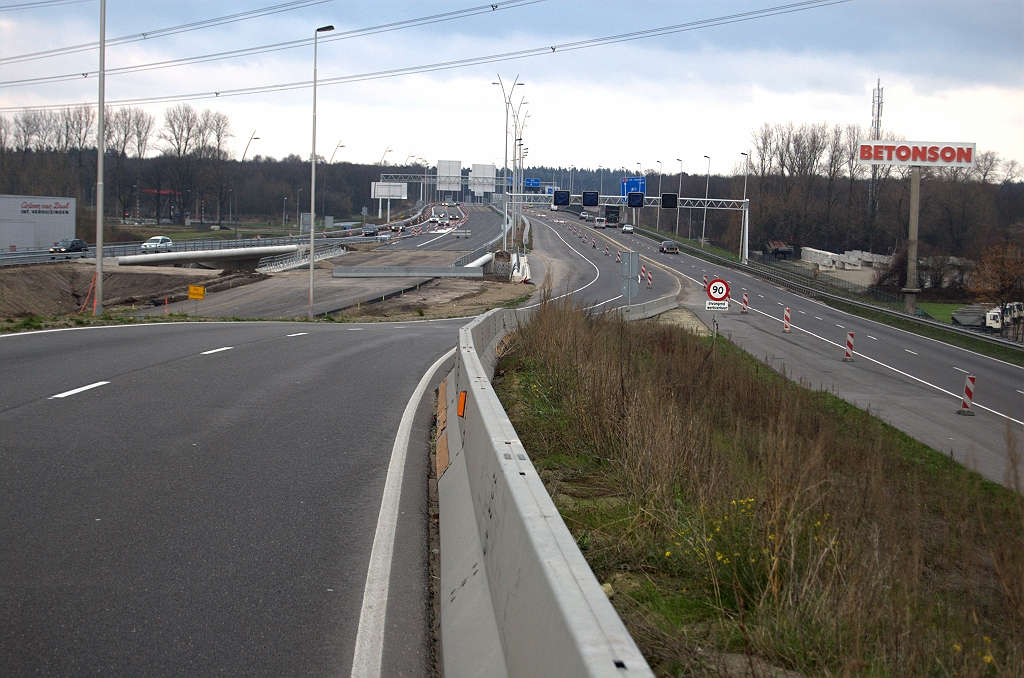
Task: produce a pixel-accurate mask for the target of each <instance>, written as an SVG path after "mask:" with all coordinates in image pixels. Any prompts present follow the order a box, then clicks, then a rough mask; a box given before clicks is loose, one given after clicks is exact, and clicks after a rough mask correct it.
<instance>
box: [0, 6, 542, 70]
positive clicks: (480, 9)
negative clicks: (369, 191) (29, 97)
mask: <svg viewBox="0 0 1024 678" xmlns="http://www.w3.org/2000/svg"><path fill="white" fill-rule="evenodd" d="M546 1H547V0H506V1H505V2H499V3H493V4H488V5H480V6H477V7H470V8H467V9H462V10H456V11H453V12H445V13H442V14H434V15H431V16H426V17H420V18H417V19H407V20H404V21H398V22H394V23H390V24H382V25H379V26H370V27H368V28H359V29H354V30H351V31H343V32H340V33H337V34H334V35H331V36H329V37H326V38H321V39H320V43H325V42H332V41H335V40H351V39H352V38H358V37H365V36H367V35H375V34H378V33H387V32H390V31H397V30H402V29H405V28H414V27H418V26H427V25H430V24H435V23H441V22H444V21H453V20H455V19H462V18H465V17H470V16H476V15H479V14H488V13H492V12H496V11H501V10H506V9H513V8H517V7H525V6H527V5H534V4H537V3H540V2H546ZM312 43H313V39H312V38H301V39H298V40H289V41H286V42H278V43H272V44H269V45H260V46H258V47H246V48H242V49H235V50H229V51H226V52H215V53H213V54H203V55H199V56H194V57H184V58H181V59H170V60H167V61H156V62H152V63H148V64H137V65H135V66H123V67H121V68H108V69H107V70H106V74H107V76H110V75H118V74H124V73H139V72H143V71H153V70H158V69H163V68H172V67H176V66H186V65H191V64H199V63H207V62H210V61H220V60H223V59H236V58H239V57H244V56H251V55H254V54H267V53H269V52H280V51H282V50H286V49H295V48H298V47H303V46H305V45H311V44H312ZM96 75H97V72H96V71H84V72H79V73H65V74H62V75H46V76H40V77H37V78H25V79H22V80H7V81H5V82H0V87H6V88H12V87H26V86H28V85H38V84H48V83H56V82H68V81H71V80H81V79H82V78H94V77H96Z"/></svg>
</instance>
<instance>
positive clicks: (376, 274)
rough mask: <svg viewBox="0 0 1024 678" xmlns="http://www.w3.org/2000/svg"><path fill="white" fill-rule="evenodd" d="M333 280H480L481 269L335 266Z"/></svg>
mask: <svg viewBox="0 0 1024 678" xmlns="http://www.w3.org/2000/svg"><path fill="white" fill-rule="evenodd" d="M333 270H334V277H335V278H482V277H484V270H483V269H482V268H470V267H462V266H459V267H455V266H335V267H334V269H333Z"/></svg>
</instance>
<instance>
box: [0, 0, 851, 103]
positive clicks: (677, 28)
mask: <svg viewBox="0 0 1024 678" xmlns="http://www.w3.org/2000/svg"><path fill="white" fill-rule="evenodd" d="M852 1H853V0H803V1H802V2H795V3H790V4H786V5H777V6H775V7H768V8H765V9H760V10H752V11H749V12H742V13H739V14H730V15H725V16H720V17H714V18H711V19H701V20H698V21H691V22H687V23H683V24H674V25H671V26H661V27H658V28H649V29H645V30H640V31H632V32H630V33H620V34H618V35H610V36H605V37H602V38H591V39H588V40H578V41H574V42H566V43H561V44H556V45H547V46H544V47H534V48H530V49H524V50H517V51H514V52H504V53H500V54H490V55H485V56H479V57H469V58H466V59H456V60H453V61H445V62H439V63H434V64H423V65H419V66H408V67H404V68H395V69H390V70H384V71H374V72H370V73H360V74H356V75H345V76H340V77H335V78H321V79H319V80H318V86H321V87H322V86H329V85H341V84H348V83H353V82H363V81H367V80H381V79H385V78H395V77H400V76H403V75H412V74H416V73H430V72H436V71H444V70H451V69H456V68H465V67H468V66H477V65H482V64H489V63H496V62H500V61H511V60H514V59H522V58H528V57H535V56H544V55H550V54H555V53H557V52H559V51H562V52H571V51H576V50H581V49H590V48H593V47H602V46H605V45H612V44H616V43H621V42H632V41H635V40H645V39H648V38H654V37H660V36H664V35H672V34H675V33H684V32H689V31H696V30H701V29H704V28H713V27H716V26H726V25H729V24H734V23H741V22H746V21H753V20H757V19H765V18H769V17H773V16H781V15H784V14H792V13H795V12H802V11H806V10H809V9H817V8H820V7H828V6H831V5H841V4H845V3H847V2H852ZM312 85H313V83H312V81H311V80H302V81H297V82H289V83H280V84H276V85H260V86H255V87H241V88H236V89H230V90H220V91H211V92H194V93H191V94H172V95H166V96H159V97H139V98H135V99H120V100H117V101H111V102H109V103H110V104H111V105H121V106H133V105H140V104H153V103H173V102H179V101H196V100H202V99H216V98H221V97H235V96H245V95H250V94H265V93H269V92H286V91H290V90H296V89H305V88H308V87H312ZM67 105H68V104H52V105H48V106H35V107H32V108H33V109H35V110H56V109H60V108H64V107H65V106H67ZM73 105H75V106H91V105H94V104H92V103H91V102H90V103H83V104H73ZM23 108H25V107H4V108H0V111H2V112H9V111H19V110H22V109H23Z"/></svg>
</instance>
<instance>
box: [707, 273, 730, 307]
mask: <svg viewBox="0 0 1024 678" xmlns="http://www.w3.org/2000/svg"><path fill="white" fill-rule="evenodd" d="M707 292H708V298H709V299H711V301H724V300H725V299H728V298H729V283H727V282H725V281H724V280H722V279H721V278H715V279H714V280H712V281H711V282H709V283H708V290H707Z"/></svg>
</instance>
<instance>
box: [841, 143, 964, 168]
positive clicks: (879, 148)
mask: <svg viewBox="0 0 1024 678" xmlns="http://www.w3.org/2000/svg"><path fill="white" fill-rule="evenodd" d="M857 146H858V147H859V151H858V153H857V162H858V163H859V164H861V165H919V166H922V167H974V161H975V157H974V156H975V152H974V144H973V143H962V142H951V141H886V140H879V141H858V142H857Z"/></svg>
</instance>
